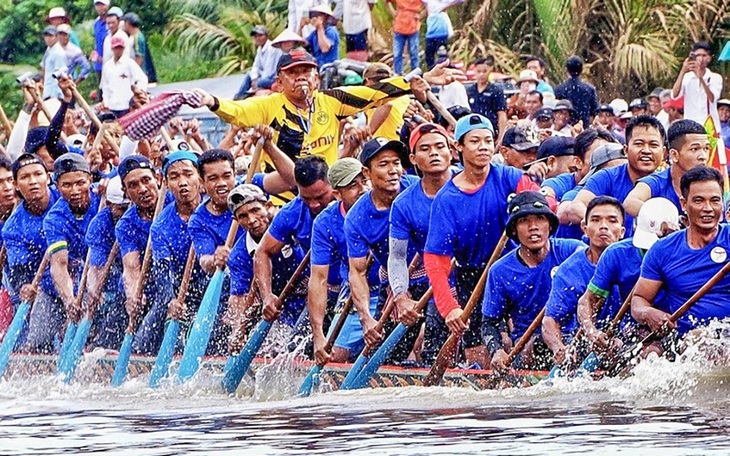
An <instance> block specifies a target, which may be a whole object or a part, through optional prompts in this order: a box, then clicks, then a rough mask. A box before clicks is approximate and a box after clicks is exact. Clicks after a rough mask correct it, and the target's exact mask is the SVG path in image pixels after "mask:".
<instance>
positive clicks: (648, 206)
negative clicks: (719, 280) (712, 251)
mask: <svg viewBox="0 0 730 456" xmlns="http://www.w3.org/2000/svg"><path fill="white" fill-rule="evenodd" d="M677 229H679V212H677V208H676V207H674V205H673V204H672V203H671V201H669V200H667V199H665V198H652V199H650V200H649V201H647V202H646V203H645V204H644V205H642V206H641V209H640V210H639V216H638V217H637V219H636V230H635V231H634V236H633V237H632V238H629V239H624V240H622V241H619V242H616V243H615V244H611V245H610V246H608V248H607V249H606V250H605V251H604V252H603V254H602V255H601V257H600V258H599V260H598V264H596V267H595V272H594V273H593V277H592V278H591V279H590V282H589V283H588V287H587V289H586V290H585V292H584V293H583V296H581V298H580V299H579V300H578V311H577V315H578V323H579V324H580V325H581V327H582V328H583V333H584V334H585V335H586V337H587V338H588V340H589V342H590V344H591V346H592V347H591V348H592V351H593V352H594V353H603V352H605V351H606V350H608V349H609V347H612V346H613V347H618V346H619V345H621V344H622V342H621V341H622V340H626V339H627V338H628V337H630V336H631V334H630V333H631V331H629V330H628V327H627V326H626V324H627V323H629V322H631V321H632V320H631V318H630V315H629V316H627V317H624V319H623V320H622V324H623V327H624V328H627V330H626V331H625V333H624V332H623V331H622V334H616V336H617V337H616V338H614V340H612V341H609V339H608V337H607V335H606V333H605V330H606V329H607V328H606V321H604V323H603V324H600V323H598V321H599V320H601V318H600V317H599V316H600V315H605V316H606V317H608V318H609V319H610V318H613V317H612V316H611V315H609V313H611V312H612V313H613V315H615V314H616V311H615V310H614V311H611V312H609V313H607V312H606V311H605V310H604V307H606V304H605V303H606V302H610V301H614V302H615V301H616V300H618V301H619V302H620V303H623V302H624V301H625V300H626V299H627V298H628V296H629V294H630V293H631V290H633V288H634V285H636V282H637V280H639V274H640V272H641V263H642V261H643V260H644V255H645V254H646V251H647V250H649V249H650V248H651V246H652V245H654V243H655V242H656V241H657V240H658V239H659V237H664V236H666V235H667V234H670V233H672V232H674V231H676V230H677ZM657 298H658V299H657V305H659V307H660V308H663V306H662V305H661V304H660V303H661V299H660V298H661V296H657ZM604 320H605V319H604ZM634 326H635V325H634Z"/></svg>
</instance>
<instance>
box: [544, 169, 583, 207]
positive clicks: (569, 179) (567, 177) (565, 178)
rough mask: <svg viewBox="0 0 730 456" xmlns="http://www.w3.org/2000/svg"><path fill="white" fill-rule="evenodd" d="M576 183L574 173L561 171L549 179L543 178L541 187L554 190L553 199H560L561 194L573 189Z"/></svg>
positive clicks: (561, 197)
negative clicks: (561, 172)
mask: <svg viewBox="0 0 730 456" xmlns="http://www.w3.org/2000/svg"><path fill="white" fill-rule="evenodd" d="M576 185H578V183H577V182H576V181H575V174H573V173H563V174H559V175H557V176H555V177H551V178H550V179H545V181H544V182H543V183H542V186H543V187H549V188H551V189H552V190H553V192H555V199H556V200H558V201H562V199H563V196H564V195H565V194H566V193H568V192H569V191H571V190H573V189H574V188H575V186H576Z"/></svg>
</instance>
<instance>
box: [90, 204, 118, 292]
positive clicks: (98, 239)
mask: <svg viewBox="0 0 730 456" xmlns="http://www.w3.org/2000/svg"><path fill="white" fill-rule="evenodd" d="M85 239H86V244H88V246H89V264H90V265H91V266H94V267H103V266H104V265H105V264H106V260H107V259H108V258H109V254H110V253H111V251H112V245H113V244H114V241H115V240H116V234H115V233H114V219H113V217H112V212H111V209H109V208H108V207H105V208H103V209H101V210H100V211H99V212H98V213H97V214H96V216H94V218H93V219H91V223H89V228H88V229H87V230H86V237H85ZM121 279H122V255H121V253H119V254H117V259H116V260H115V263H114V265H113V266H112V268H111V270H110V271H109V277H108V278H107V281H106V284H105V286H104V291H109V292H111V291H116V290H120V291H124V285H123V283H122V281H121Z"/></svg>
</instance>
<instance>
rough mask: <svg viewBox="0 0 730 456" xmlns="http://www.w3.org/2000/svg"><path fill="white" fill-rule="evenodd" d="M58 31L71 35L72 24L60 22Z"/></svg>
mask: <svg viewBox="0 0 730 456" xmlns="http://www.w3.org/2000/svg"><path fill="white" fill-rule="evenodd" d="M56 32H58V33H63V34H64V35H70V34H71V26H70V25H68V24H59V25H58V27H56Z"/></svg>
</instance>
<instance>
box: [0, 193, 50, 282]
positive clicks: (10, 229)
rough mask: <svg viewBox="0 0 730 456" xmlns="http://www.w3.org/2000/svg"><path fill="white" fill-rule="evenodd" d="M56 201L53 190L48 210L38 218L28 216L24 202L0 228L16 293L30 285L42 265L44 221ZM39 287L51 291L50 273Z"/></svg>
mask: <svg viewBox="0 0 730 456" xmlns="http://www.w3.org/2000/svg"><path fill="white" fill-rule="evenodd" d="M58 198H59V195H58V191H57V190H55V189H54V188H52V189H51V190H50V199H49V201H48V207H46V210H45V211H44V212H43V213H42V214H40V215H33V214H31V213H30V212H28V209H27V207H26V203H25V201H23V202H22V204H20V205H19V206H18V207H17V208H16V209H15V210H14V211H13V213H12V214H11V215H10V217H8V219H7V220H6V221H5V223H4V224H3V226H2V230H1V231H0V232H1V233H2V240H3V242H4V245H5V248H6V251H7V267H8V268H9V271H10V274H9V276H8V278H9V279H10V283H11V284H12V286H13V288H14V289H15V291H20V287H21V286H23V285H24V284H26V283H30V282H32V281H33V277H34V276H35V273H36V271H37V270H38V268H39V267H40V265H41V261H42V260H43V254H44V253H45V251H46V245H47V244H46V235H45V231H43V219H44V218H45V217H46V215H48V213H49V212H50V211H51V208H52V207H53V205H54V204H55V203H56V201H57V200H58ZM41 287H42V288H43V290H44V291H46V292H50V291H51V290H53V282H52V281H51V273H50V269H47V270H46V271H45V272H44V273H43V278H42V280H41Z"/></svg>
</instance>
